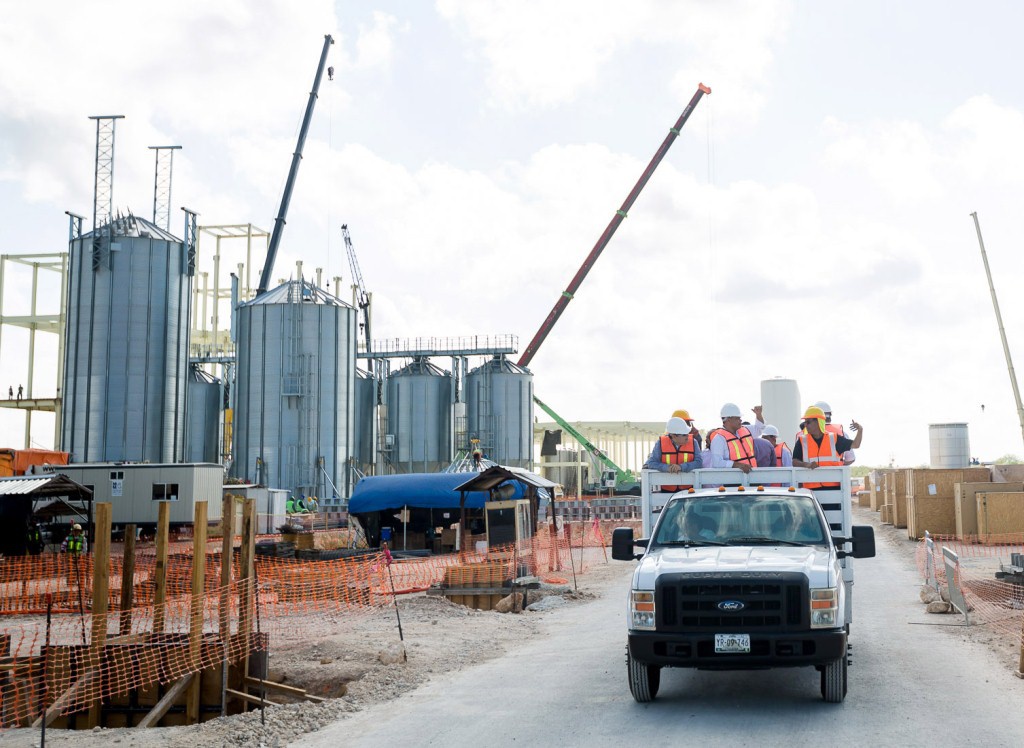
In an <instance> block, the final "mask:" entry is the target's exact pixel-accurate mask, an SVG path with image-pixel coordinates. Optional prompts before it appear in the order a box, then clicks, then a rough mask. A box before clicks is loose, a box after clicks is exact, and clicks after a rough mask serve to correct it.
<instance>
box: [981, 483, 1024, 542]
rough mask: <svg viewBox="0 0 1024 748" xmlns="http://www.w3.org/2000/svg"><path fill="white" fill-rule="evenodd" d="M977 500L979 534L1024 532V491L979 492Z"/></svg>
mask: <svg viewBox="0 0 1024 748" xmlns="http://www.w3.org/2000/svg"><path fill="white" fill-rule="evenodd" d="M975 500H976V502H977V507H978V534H979V535H982V536H985V535H1003V534H1006V533H1020V532H1024V491H1012V492H995V491H990V492H984V493H977V494H975Z"/></svg>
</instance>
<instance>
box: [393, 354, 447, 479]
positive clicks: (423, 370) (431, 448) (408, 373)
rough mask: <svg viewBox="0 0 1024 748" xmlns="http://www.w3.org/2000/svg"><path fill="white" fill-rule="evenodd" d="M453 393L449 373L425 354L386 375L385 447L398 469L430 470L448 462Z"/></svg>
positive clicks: (443, 466) (439, 468) (404, 470)
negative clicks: (425, 356)
mask: <svg viewBox="0 0 1024 748" xmlns="http://www.w3.org/2000/svg"><path fill="white" fill-rule="evenodd" d="M454 394H455V388H454V383H453V380H452V375H451V373H450V372H447V371H445V370H443V369H440V368H438V367H437V366H435V365H434V364H432V363H430V362H429V361H427V359H425V358H417V359H415V360H413V361H412V363H410V364H408V365H407V366H404V367H403V368H401V369H399V370H398V371H396V372H395V373H394V374H392V375H391V376H390V377H388V383H387V405H388V411H387V412H388V421H387V432H386V435H385V448H386V449H390V451H389V452H388V453H387V454H388V461H389V462H390V463H391V465H392V466H393V467H394V468H395V469H396V470H397V471H398V472H402V473H433V472H437V471H439V470H443V469H444V468H445V467H447V466H448V465H449V464H450V463H451V461H452V457H453V451H452V440H453V432H454V423H453V419H454V416H453V406H452V403H453V400H454ZM389 436H390V437H392V438H390V439H389V438H388V437H389ZM389 442H390V444H389Z"/></svg>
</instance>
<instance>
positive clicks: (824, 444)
mask: <svg viewBox="0 0 1024 748" xmlns="http://www.w3.org/2000/svg"><path fill="white" fill-rule="evenodd" d="M838 438H839V437H837V436H836V435H835V433H834V432H831V431H826V432H825V435H824V436H823V437H822V438H821V444H820V445H819V444H818V443H817V442H816V441H814V439H812V438H811V435H810V434H801V435H800V445H801V449H802V450H803V453H804V455H803V461H804V462H813V463H815V464H817V465H818V467H826V466H831V465H839V466H841V465H842V464H843V458H842V455H840V454H839V452H838V450H836V439H838ZM800 485H801V486H803V487H804V488H810V489H815V488H839V484H838V483H801V484H800Z"/></svg>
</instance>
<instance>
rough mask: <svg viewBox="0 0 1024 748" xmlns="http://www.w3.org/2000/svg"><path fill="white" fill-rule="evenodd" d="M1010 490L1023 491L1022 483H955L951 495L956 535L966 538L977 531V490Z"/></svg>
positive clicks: (1023, 484) (989, 491)
mask: <svg viewBox="0 0 1024 748" xmlns="http://www.w3.org/2000/svg"><path fill="white" fill-rule="evenodd" d="M997 467H1000V466H997ZM1010 491H1024V483H1020V482H1017V483H957V484H956V487H955V489H954V495H953V501H954V510H955V512H956V534H957V537H960V538H966V537H969V536H972V535H977V534H978V533H979V529H978V504H977V500H976V495H977V494H978V493H979V492H987V493H1007V492H1010Z"/></svg>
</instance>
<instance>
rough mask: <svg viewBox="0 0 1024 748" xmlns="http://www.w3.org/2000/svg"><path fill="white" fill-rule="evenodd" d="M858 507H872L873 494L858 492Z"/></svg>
mask: <svg viewBox="0 0 1024 748" xmlns="http://www.w3.org/2000/svg"><path fill="white" fill-rule="evenodd" d="M857 506H871V492H870V491H858V492H857Z"/></svg>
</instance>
